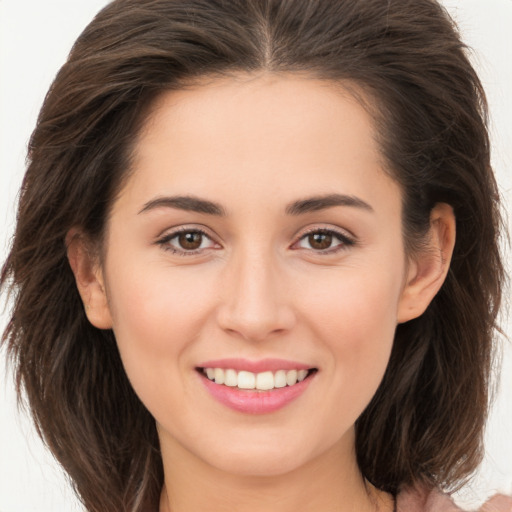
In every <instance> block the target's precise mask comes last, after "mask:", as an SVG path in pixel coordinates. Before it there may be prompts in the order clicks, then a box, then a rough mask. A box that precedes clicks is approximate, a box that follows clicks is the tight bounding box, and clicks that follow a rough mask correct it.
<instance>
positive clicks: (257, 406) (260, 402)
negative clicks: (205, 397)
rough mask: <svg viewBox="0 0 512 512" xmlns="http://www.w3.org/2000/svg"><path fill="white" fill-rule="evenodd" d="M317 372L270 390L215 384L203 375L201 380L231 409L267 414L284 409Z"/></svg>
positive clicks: (301, 391) (300, 393) (305, 387)
mask: <svg viewBox="0 0 512 512" xmlns="http://www.w3.org/2000/svg"><path fill="white" fill-rule="evenodd" d="M315 374H316V372H315V373H313V374H311V375H308V377H307V378H306V379H304V380H303V381H302V382H297V384H294V385H293V386H286V387H284V388H274V389H272V390H270V391H256V390H243V389H238V388H237V387H229V386H224V385H223V384H215V382H213V381H211V380H210V379H208V378H207V377H206V376H204V375H201V374H200V377H201V380H202V382H203V384H204V386H205V387H206V389H207V390H208V391H209V392H210V394H211V395H212V396H213V398H215V399H216V400H218V401H219V402H220V403H222V404H224V405H226V406H227V407H229V408H230V409H234V410H235V411H238V412H244V413H246V414H267V413H270V412H274V411H277V410H279V409H282V408H283V407H285V406H286V405H288V404H289V403H290V402H292V401H293V400H295V399H296V398H298V397H299V396H300V395H302V393H304V391H306V389H307V387H308V386H309V384H310V382H311V380H312V379H313V378H314V376H315Z"/></svg>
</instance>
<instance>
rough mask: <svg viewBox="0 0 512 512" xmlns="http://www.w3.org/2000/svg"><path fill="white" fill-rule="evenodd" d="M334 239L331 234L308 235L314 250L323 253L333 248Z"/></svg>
mask: <svg viewBox="0 0 512 512" xmlns="http://www.w3.org/2000/svg"><path fill="white" fill-rule="evenodd" d="M332 238H333V237H332V235H331V234H330V233H312V234H311V235H308V242H309V245H310V246H311V247H312V248H313V249H317V250H319V251H322V250H325V249H329V247H331V245H332Z"/></svg>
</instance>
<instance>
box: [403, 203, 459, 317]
mask: <svg viewBox="0 0 512 512" xmlns="http://www.w3.org/2000/svg"><path fill="white" fill-rule="evenodd" d="M454 246H455V215H454V213H453V209H452V207H451V206H450V205H448V204H445V203H438V204H436V206H435V207H434V208H433V209H432V212H431V214H430V229H429V233H428V241H427V246H426V247H424V248H422V249H421V250H420V251H419V253H418V254H415V255H414V256H413V258H411V259H410V260H409V265H408V270H407V276H406V282H405V285H404V288H403V290H402V295H401V297H400V302H399V304H398V315H397V323H403V322H407V321H409V320H412V319H413V318H417V317H419V316H420V315H422V314H423V312H424V311H425V310H426V309H427V307H428V305H429V304H430V302H431V301H432V299H433V298H434V296H435V295H436V293H437V292H438V291H439V290H440V288H441V286H442V285H443V283H444V280H445V278H446V275H447V274H448V270H449V268H450V262H451V259H452V254H453V248H454Z"/></svg>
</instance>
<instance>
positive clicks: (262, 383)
mask: <svg viewBox="0 0 512 512" xmlns="http://www.w3.org/2000/svg"><path fill="white" fill-rule="evenodd" d="M202 371H203V373H204V375H206V377H207V378H208V379H209V380H211V381H212V382H215V384H219V385H224V386H229V387H232V388H238V389H245V390H251V389H252V390H257V391H270V390H272V389H276V388H284V387H286V386H294V385H295V384H297V382H302V381H303V380H304V379H305V378H306V377H307V376H308V374H309V373H310V372H311V371H313V370H304V369H301V370H295V369H294V370H277V371H276V372H271V371H266V372H260V373H253V372H248V371H243V370H242V371H238V372H237V371H236V370H234V369H232V368H228V369H224V368H203V369H202Z"/></svg>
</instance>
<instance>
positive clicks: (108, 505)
mask: <svg viewBox="0 0 512 512" xmlns="http://www.w3.org/2000/svg"><path fill="white" fill-rule="evenodd" d="M484 104H485V101H484V96H483V92H482V90H481V86H480V83H479V81H478V78H477V77H476V75H475V73H474V71H473V69H472V68H471V66H470V65H469V63H468V61H467V59H466V57H465V55H464V53H463V51H462V45H461V43H460V41H459V39H458V37H457V35H456V33H455V32H454V29H453V27H452V25H451V23H450V20H449V19H448V18H447V16H446V14H445V13H444V11H443V10H442V9H441V8H440V7H439V6H438V5H437V4H435V3H433V2H431V1H427V0H425V1H422V2H418V1H417V0H416V1H414V2H412V1H410V2H409V1H397V2H388V3H383V2H380V1H365V2H353V1H351V2H348V1H347V2H327V1H325V2H318V1H315V2H313V1H290V2H282V1H280V2H277V1H268V2H261V1H258V2H256V1H254V2H211V1H209V2H200V1H197V2H192V1H190V2H170V1H152V2H140V1H137V2H135V1H117V2H114V3H112V4H111V5H110V6H109V7H107V8H106V9H105V10H104V11H102V13H100V15H98V17H97V18H96V19H95V21H93V23H92V24H91V25H90V26H89V27H88V28H87V29H86V30H85V32H84V33H83V34H82V36H81V37H80V38H79V40H78V41H77V43H76V45H75V47H74V49H73V51H72V54H71V56H70V59H69V61H68V63H67V64H66V65H65V66H64V67H63V69H62V70H61V72H60V73H59V76H58V77H57V79H56V81H55V83H54V85H53V86H52V89H51V91H50V93H49V95H48V97H47V99H46V101H45V105H44V107H43V110H42V112H41V115H40V118H39V121H38V126H37V128H36V130H35V132H34V134H33V137H32V140H31V143H30V165H29V168H28V170H27V174H26V177H25V181H24V185H23V192H22V196H21V199H20V209H19V219H18V226H17V231H16V235H15V239H14V243H13V247H12V250H11V253H10V255H9V258H8V260H7V262H6V264H5V267H4V271H3V274H2V282H4V283H5V282H6V280H7V279H8V278H9V277H12V279H13V282H14V285H15V287H16V290H17V295H16V297H15V307H14V313H13V319H12V322H11V324H10V325H9V328H8V331H7V333H6V340H7V343H8V346H9V347H10V349H11V354H12V355H13V358H14V359H16V360H17V364H18V367H17V368H18V370H17V371H18V378H19V382H20V384H22V385H23V386H24V387H25V388H26V391H27V396H28V399H29V402H30V406H31V408H32V411H33V414H34V418H35V421H36V424H37V425H38V426H39V428H40V430H41V432H42V434H43V437H44V439H45V441H46V442H47V443H48V445H49V446H50V448H51V450H52V451H53V453H54V455H55V456H56V457H57V459H58V460H59V461H60V462H61V463H62V465H63V466H64V467H65V469H66V470H67V472H68V473H69V475H70V476H71V478H72V479H73V482H74V484H75V486H76V488H77V491H78V493H79V495H80V497H81V499H82V500H83V501H84V503H85V505H86V507H87V509H88V510H98V511H100V510H158V509H159V510H160V511H167V510H173V511H180V510H196V509H203V510H204V509H206V510H223V509H224V508H226V509H227V508H230V509H232V508H235V509H237V510H255V509H257V510H261V509H270V510H276V511H278V510H288V509H289V508H291V507H292V506H294V507H297V506H300V507H301V508H302V510H308V509H311V510H340V511H343V510H362V511H363V510H382V511H384V510H404V511H405V510H414V509H415V507H416V509H421V507H423V508H425V507H427V506H430V507H431V510H433V509H432V507H437V505H435V504H433V503H438V502H439V500H441V501H442V500H444V499H445V498H444V497H442V496H441V495H438V494H436V493H435V492H434V491H432V489H433V488H436V487H437V488H445V489H450V488H453V487H456V486H457V485H459V484H460V483H461V482H463V481H464V479H465V478H466V477H467V476H468V475H469V474H470V473H471V472H472V471H473V470H474V468H475V466H476V464H477V462H478V461H479V457H480V449H481V446H480V437H481V432H482V428H483V423H484V419H485V411H486V405H487V384H488V383H487V380H488V374H489V365H490V361H491V349H492V335H493V329H494V322H495V316H496V313H497V310H498V307H499V302H500V282H501V279H502V277H503V270H502V265H501V261H500V256H499V252H498V248H497V238H498V234H499V225H500V220H499V214H498V204H497V192H496V186H495V182H494V178H493V175H492V172H491V169H490V164H489V149H488V140H487V132H486V128H485V106H484ZM418 120H420V121H421V122H418ZM475 240H476V241H475ZM219 490H220V492H219ZM429 503H430V505H429ZM236 507H238V508H236ZM436 510H437V508H436Z"/></svg>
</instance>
